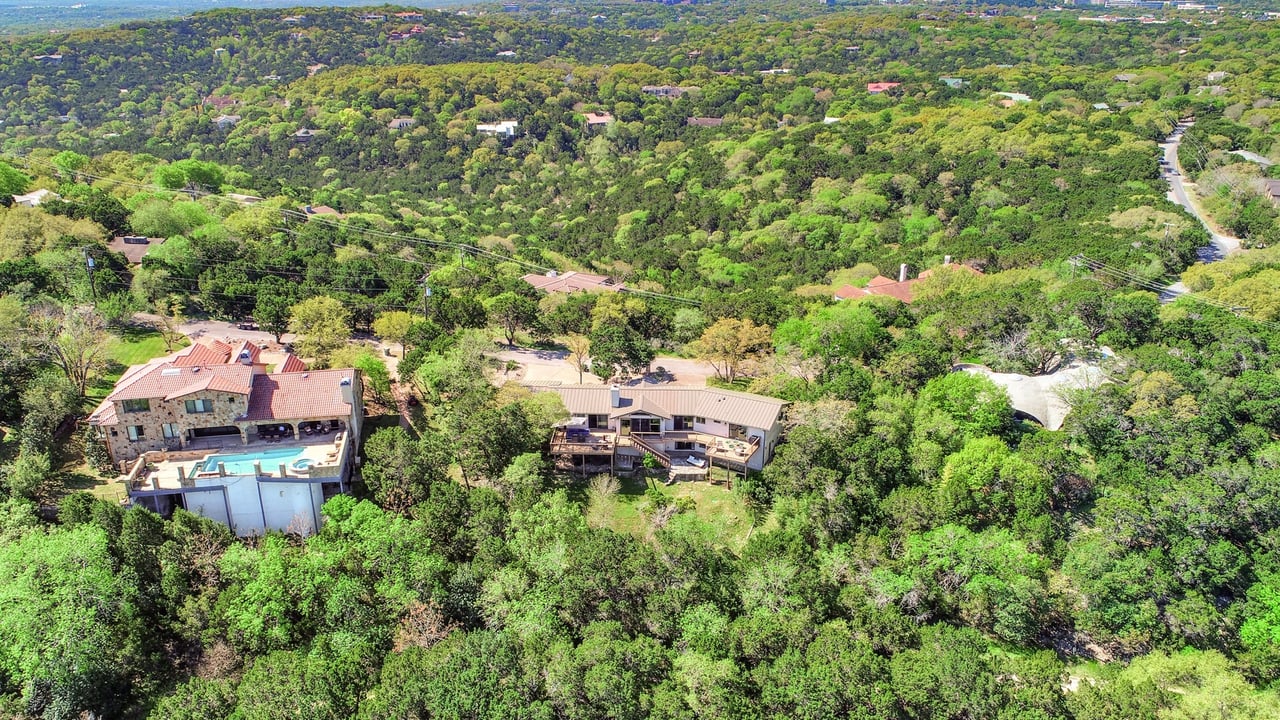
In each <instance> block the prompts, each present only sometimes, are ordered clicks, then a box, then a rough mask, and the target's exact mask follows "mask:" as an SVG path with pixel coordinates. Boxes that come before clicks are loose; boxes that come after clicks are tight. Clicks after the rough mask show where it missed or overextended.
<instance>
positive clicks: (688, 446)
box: [676, 440, 693, 450]
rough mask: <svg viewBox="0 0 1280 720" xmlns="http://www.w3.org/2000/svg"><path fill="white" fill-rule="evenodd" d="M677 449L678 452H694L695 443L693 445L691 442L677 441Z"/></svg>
mask: <svg viewBox="0 0 1280 720" xmlns="http://www.w3.org/2000/svg"><path fill="white" fill-rule="evenodd" d="M676 449H677V450H692V449H693V443H691V442H685V441H683V440H677V441H676Z"/></svg>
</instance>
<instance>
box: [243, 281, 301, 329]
mask: <svg viewBox="0 0 1280 720" xmlns="http://www.w3.org/2000/svg"><path fill="white" fill-rule="evenodd" d="M295 302H296V298H295V297H294V295H293V293H292V292H290V291H288V290H287V288H286V287H284V283H282V282H281V283H268V282H267V281H263V282H261V283H258V300H257V302H256V304H255V305H254V307H253V319H254V321H256V322H257V323H258V327H260V328H262V329H263V330H266V331H267V332H269V333H271V334H272V335H274V336H275V338H276V342H280V336H281V335H283V334H285V333H286V332H288V331H289V321H290V319H291V318H292V315H293V305H294V303H295Z"/></svg>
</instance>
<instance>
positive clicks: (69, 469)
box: [54, 325, 190, 502]
mask: <svg viewBox="0 0 1280 720" xmlns="http://www.w3.org/2000/svg"><path fill="white" fill-rule="evenodd" d="M189 344H190V342H188V341H187V340H186V339H185V338H183V339H182V340H181V341H180V342H179V343H178V345H176V346H175V347H174V349H175V350H176V349H178V348H179V347H185V346H187V345H189ZM168 353H169V351H168V350H166V349H165V347H164V340H163V339H162V338H161V337H160V333H158V332H156V331H155V330H152V329H151V328H146V327H139V326H133V325H131V326H129V327H126V328H125V329H124V330H123V331H121V332H120V334H119V335H113V336H112V337H111V339H110V340H109V341H108V342H107V353H106V356H107V368H106V371H105V372H104V373H103V375H102V377H100V378H98V381H97V382H95V383H94V384H92V385H90V386H89V388H88V391H87V392H86V393H85V401H84V409H85V412H89V411H92V410H93V409H94V408H95V407H97V406H98V403H100V402H102V399H103V398H105V397H106V396H107V395H108V394H110V392H111V389H112V388H113V387H115V384H116V381H117V380H119V379H120V376H121V375H122V374H123V373H124V371H125V370H126V369H128V368H129V366H130V365H140V364H142V363H145V362H147V361H148V360H151V359H152V358H157V357H160V356H161V355H167V354H168ZM81 431H82V426H81V425H76V426H74V427H73V428H72V429H71V431H70V433H69V435H68V436H66V437H59V438H58V439H57V442H56V445H57V453H56V456H55V458H54V461H55V463H56V467H57V469H58V471H59V472H61V473H62V480H63V490H64V492H68V493H71V492H78V491H82V490H83V491H85V492H89V493H91V494H93V495H94V496H95V497H99V498H102V499H104V500H109V501H111V502H119V501H120V500H123V499H124V497H125V491H124V486H123V485H121V484H119V483H115V482H112V481H110V480H108V479H105V478H103V477H101V476H100V475H99V474H98V473H97V472H96V471H95V470H94V469H93V468H92V467H90V466H89V464H88V463H86V462H85V459H84V443H83V438H82V436H81V434H80V433H81Z"/></svg>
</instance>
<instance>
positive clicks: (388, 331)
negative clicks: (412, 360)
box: [373, 310, 413, 355]
mask: <svg viewBox="0 0 1280 720" xmlns="http://www.w3.org/2000/svg"><path fill="white" fill-rule="evenodd" d="M412 324H413V316H412V315H410V314H409V313H407V312H405V311H403V310H388V311H387V312H384V313H382V314H380V315H378V317H377V319H375V320H374V321H373V334H374V335H377V336H378V337H380V338H382V339H383V340H385V341H386V342H392V343H399V344H400V354H401V355H404V353H405V347H404V343H405V338H407V337H408V336H409V327H410V326H411V325H412Z"/></svg>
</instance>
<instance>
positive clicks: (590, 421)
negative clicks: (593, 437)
mask: <svg viewBox="0 0 1280 720" xmlns="http://www.w3.org/2000/svg"><path fill="white" fill-rule="evenodd" d="M587 427H588V428H590V429H592V430H608V429H609V416H608V415H588V416H587Z"/></svg>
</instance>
